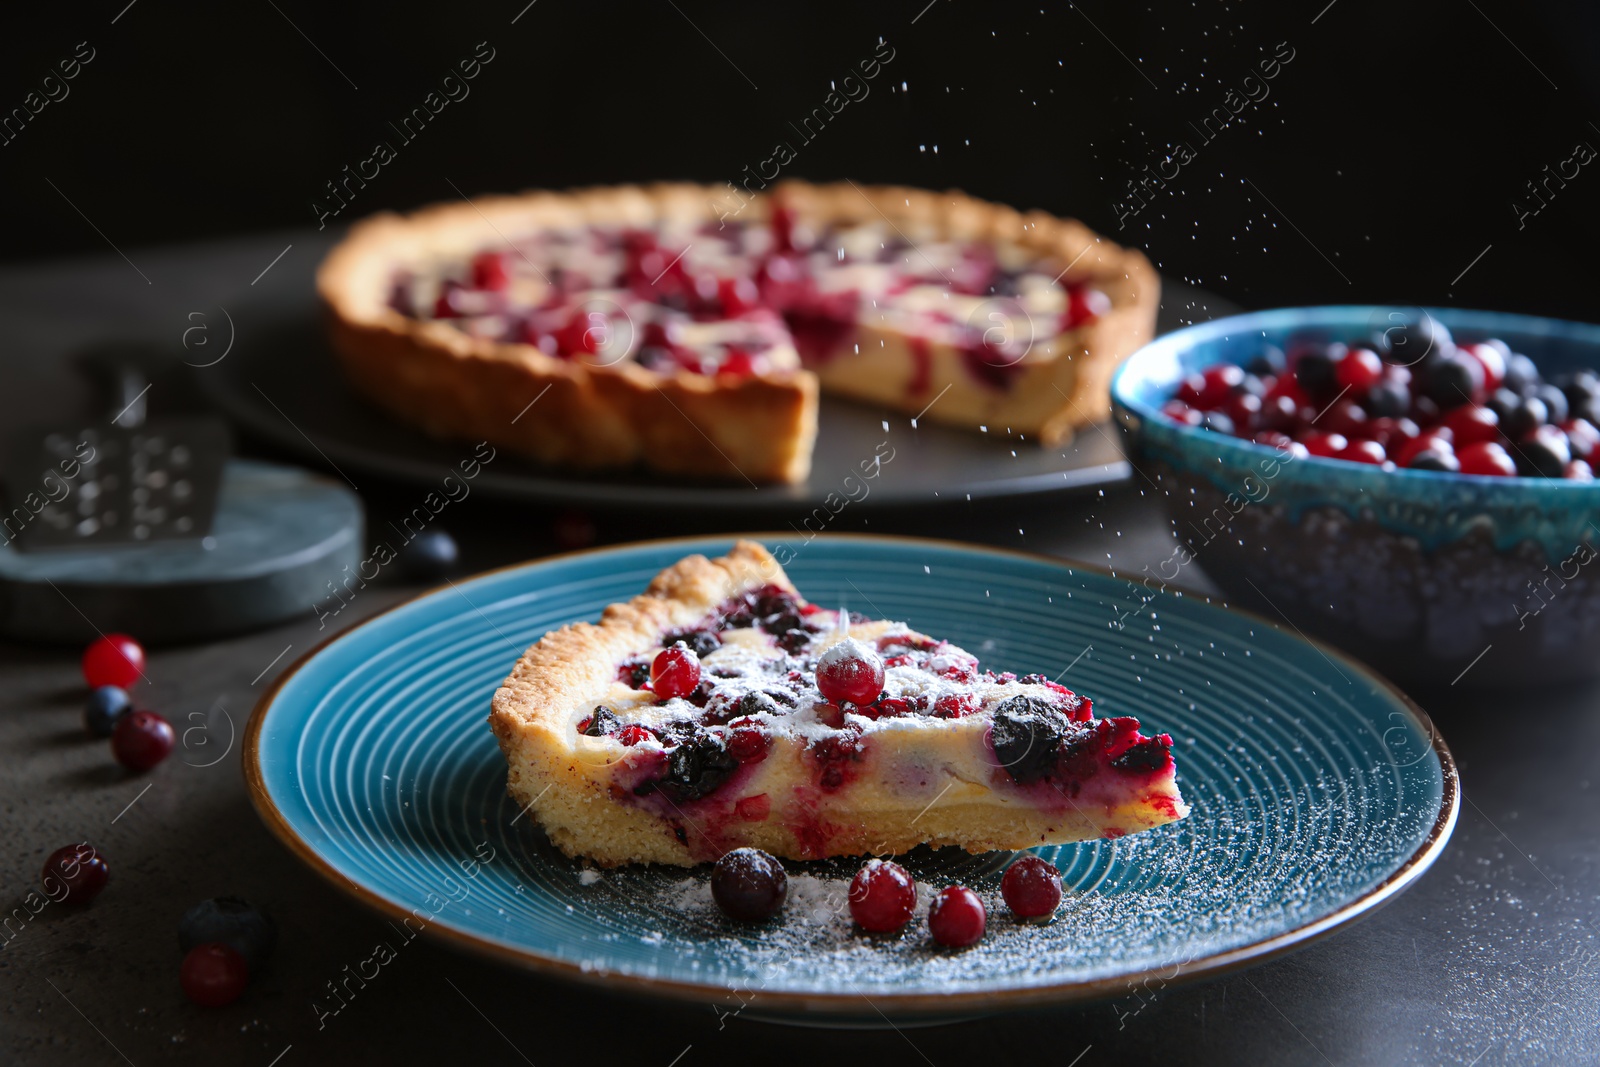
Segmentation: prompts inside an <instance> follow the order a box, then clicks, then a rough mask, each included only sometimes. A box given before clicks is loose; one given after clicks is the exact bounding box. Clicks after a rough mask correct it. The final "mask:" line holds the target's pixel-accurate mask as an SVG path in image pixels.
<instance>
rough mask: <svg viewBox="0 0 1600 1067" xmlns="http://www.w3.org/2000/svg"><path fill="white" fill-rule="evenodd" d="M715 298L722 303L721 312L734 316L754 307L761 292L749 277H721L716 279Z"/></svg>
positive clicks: (758, 300) (758, 301)
mask: <svg viewBox="0 0 1600 1067" xmlns="http://www.w3.org/2000/svg"><path fill="white" fill-rule="evenodd" d="M717 299H718V300H719V301H720V302H721V303H722V313H723V314H724V315H726V316H727V317H729V318H734V317H736V316H739V315H743V314H744V313H745V312H746V311H749V310H751V309H752V308H754V307H756V306H757V305H758V304H759V303H760V301H761V294H760V293H759V292H757V290H756V283H755V282H753V281H751V280H750V279H749V278H721V279H718V281H717Z"/></svg>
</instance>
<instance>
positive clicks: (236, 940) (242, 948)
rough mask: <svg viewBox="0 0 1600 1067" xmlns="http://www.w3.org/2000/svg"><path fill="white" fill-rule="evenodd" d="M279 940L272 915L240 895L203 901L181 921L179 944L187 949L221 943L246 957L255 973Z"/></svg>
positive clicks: (183, 948)
mask: <svg viewBox="0 0 1600 1067" xmlns="http://www.w3.org/2000/svg"><path fill="white" fill-rule="evenodd" d="M277 940H278V927H277V924H276V923H274V922H273V921H272V916H270V915H268V914H267V913H266V912H265V911H263V910H262V909H261V908H258V907H256V906H255V905H254V904H251V903H250V902H249V901H247V900H241V899H240V898H238V897H212V898H211V899H210V900H202V901H200V903H198V904H196V905H194V906H193V907H191V908H190V909H189V910H188V911H186V912H184V913H183V918H181V919H179V920H178V947H179V948H181V949H182V950H183V951H184V952H191V951H193V950H194V949H195V948H196V947H197V946H199V945H204V944H207V943H210V942H220V943H222V944H224V945H227V946H228V947H229V948H231V949H233V950H234V951H235V952H237V953H239V955H241V956H243V957H244V961H245V963H246V964H247V965H248V966H249V968H250V972H251V973H252V974H254V973H255V972H256V971H258V970H260V969H261V966H262V965H263V964H264V963H266V961H267V957H268V956H270V955H271V954H272V947H273V945H275V944H276V943H277Z"/></svg>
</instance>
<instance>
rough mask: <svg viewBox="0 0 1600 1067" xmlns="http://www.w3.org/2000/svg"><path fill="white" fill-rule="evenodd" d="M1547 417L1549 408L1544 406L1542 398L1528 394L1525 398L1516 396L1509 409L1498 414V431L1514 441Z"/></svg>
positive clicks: (1542, 422) (1542, 423) (1536, 426)
mask: <svg viewBox="0 0 1600 1067" xmlns="http://www.w3.org/2000/svg"><path fill="white" fill-rule="evenodd" d="M1500 392H1502V393H1503V392H1505V390H1504V389H1502V390H1500ZM1549 418H1550V409H1549V408H1547V407H1545V403H1544V401H1543V400H1540V399H1539V398H1538V397H1536V396H1530V397H1528V398H1527V399H1526V400H1523V399H1522V398H1521V397H1518V398H1517V402H1516V403H1515V404H1514V405H1512V407H1511V409H1510V410H1508V411H1506V412H1505V413H1503V414H1501V415H1500V432H1501V433H1503V434H1505V435H1506V436H1507V437H1508V438H1510V439H1511V440H1513V441H1516V440H1519V439H1521V438H1523V437H1526V436H1528V434H1530V433H1532V432H1533V431H1534V430H1535V429H1537V428H1538V427H1540V426H1542V425H1544V424H1545V423H1546V422H1547V421H1549Z"/></svg>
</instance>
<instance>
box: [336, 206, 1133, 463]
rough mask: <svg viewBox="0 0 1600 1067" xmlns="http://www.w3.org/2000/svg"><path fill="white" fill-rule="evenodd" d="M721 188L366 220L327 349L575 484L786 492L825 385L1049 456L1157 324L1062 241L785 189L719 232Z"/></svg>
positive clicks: (398, 397) (978, 219)
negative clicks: (1033, 442) (686, 482)
mask: <svg viewBox="0 0 1600 1067" xmlns="http://www.w3.org/2000/svg"><path fill="white" fill-rule="evenodd" d="M724 193H725V190H717V189H709V188H699V187H694V186H655V187H651V188H648V189H641V188H616V189H596V190H589V191H586V192H580V193H573V194H568V195H558V194H528V195H525V196H522V197H506V198H499V199H485V200H481V201H478V202H476V203H473V204H457V205H447V206H439V207H434V208H430V209H427V210H424V211H422V212H419V213H417V214H416V215H413V216H410V217H408V218H405V219H400V218H396V217H393V216H379V217H377V218H375V219H371V220H369V221H367V222H365V223H362V224H360V225H358V226H357V227H356V229H355V230H354V231H353V232H352V234H351V236H350V237H349V238H347V239H346V240H345V241H344V242H343V243H342V244H341V245H340V246H339V247H338V248H336V249H335V250H334V252H333V253H332V254H330V256H329V259H328V261H327V262H326V263H325V264H324V267H323V270H322V273H321V275H320V278H319V287H320V289H321V292H322V295H323V298H324V300H325V301H326V302H327V303H328V304H329V306H330V308H331V309H332V311H333V340H334V347H335V348H336V350H337V351H338V352H339V354H340V356H341V358H342V359H343V360H344V363H345V366H346V369H347V370H348V372H349V374H350V376H351V378H352V379H353V381H354V382H355V384H356V385H357V386H358V387H359V388H361V389H362V390H363V391H365V392H366V393H367V394H368V395H369V396H371V397H372V398H373V399H375V400H377V401H378V402H379V403H381V404H383V405H385V406H386V407H388V408H390V409H391V410H393V411H394V412H396V413H397V414H399V415H400V416H402V417H403V418H407V419H409V420H411V421H413V422H418V423H420V424H421V425H422V426H423V427H424V428H426V429H428V430H429V431H431V432H433V433H435V434H440V435H452V436H470V437H472V438H473V439H475V440H478V439H485V438H487V439H488V440H489V441H491V442H493V443H495V444H496V445H501V446H504V447H506V448H510V449H515V450H518V451H521V452H523V453H525V454H528V455H530V456H533V457H534V458H537V459H541V460H544V461H547V462H551V463H556V464H564V465H568V466H574V467H588V468H595V467H616V466H626V465H629V464H633V463H642V464H644V465H647V466H650V467H653V468H655V469H657V470H663V471H669V472H673V473H684V474H695V475H702V476H710V477H720V478H738V479H740V480H742V479H743V478H746V477H748V478H751V479H756V480H765V481H797V480H800V479H801V478H803V477H804V476H805V474H806V470H807V464H808V462H809V459H810V449H811V444H812V440H813V438H814V436H815V433H816V425H815V420H816V393H817V388H818V385H819V384H820V385H821V387H822V388H824V389H826V390H829V391H831V392H835V393H838V394H840V395H843V396H850V397H856V398H859V399H864V400H868V401H872V402H875V403H878V404H880V405H884V406H887V407H891V408H894V409H896V410H900V411H904V412H907V413H910V414H919V415H920V416H921V417H925V418H927V419H930V420H936V421H941V422H946V423H949V424H952V425H956V426H961V427H964V428H967V429H970V430H973V431H978V430H979V429H980V427H981V428H983V429H985V430H987V431H989V432H996V433H1008V434H1013V435H1021V436H1024V437H1027V438H1031V439H1037V440H1041V441H1043V442H1045V443H1046V444H1053V443H1056V442H1059V441H1061V440H1063V439H1065V438H1066V437H1068V436H1070V434H1071V432H1072V430H1073V429H1074V427H1076V426H1078V425H1082V424H1083V423H1085V422H1086V421H1088V420H1090V419H1093V418H1098V417H1101V416H1103V414H1104V413H1105V411H1106V409H1107V407H1108V399H1107V395H1106V386H1107V382H1108V381H1109V376H1110V372H1111V370H1112V368H1113V367H1114V366H1115V364H1116V362H1117V361H1118V360H1119V359H1121V358H1122V357H1123V356H1126V355H1127V354H1128V353H1129V352H1131V351H1133V349H1135V348H1137V347H1138V346H1139V345H1140V344H1142V343H1144V342H1145V341H1147V340H1148V339H1149V337H1150V335H1151V332H1152V329H1153V326H1154V315H1155V308H1156V301H1157V283H1156V278H1155V274H1154V271H1153V270H1152V269H1151V267H1150V265H1149V263H1148V262H1147V261H1146V260H1145V259H1144V257H1143V256H1142V255H1140V254H1139V253H1137V252H1133V251H1128V250H1124V249H1121V248H1118V247H1117V246H1116V245H1113V244H1112V243H1111V242H1109V241H1106V240H1104V239H1103V238H1100V237H1097V236H1096V235H1095V234H1093V233H1091V232H1090V231H1089V230H1087V229H1086V228H1084V227H1083V226H1082V225H1080V224H1078V223H1075V222H1069V221H1065V220H1061V219H1056V218H1053V217H1051V216H1048V215H1044V214H1042V213H1039V212H1034V213H1031V214H1028V215H1023V214H1021V213H1019V212H1016V211H1013V210H1011V209H1009V208H1005V207H1002V206H999V205H995V204H988V203H984V202H982V201H978V200H974V199H972V198H970V197H966V196H963V195H961V194H959V193H946V194H937V193H931V192H924V191H920V190H913V189H895V188H862V187H861V186H858V185H855V184H854V183H845V184H842V185H835V186H811V185H806V184H804V183H798V182H793V183H787V184H784V185H781V186H779V187H777V188H776V189H775V190H774V191H773V192H772V193H770V194H763V195H759V196H755V197H753V198H752V199H750V200H749V201H748V202H746V203H745V204H744V205H743V206H742V207H741V209H740V210H739V211H738V212H737V213H736V214H735V215H733V216H732V217H729V215H728V212H726V211H718V210H717V209H716V208H715V207H714V204H715V203H716V202H717V200H718V199H719V198H722V197H724ZM545 389H551V390H553V391H554V392H553V395H552V396H550V397H549V398H548V399H547V400H546V402H545V403H543V404H541V405H540V406H539V407H538V408H537V409H530V408H529V406H528V405H530V403H531V402H532V401H533V399H534V398H535V397H536V396H542V395H543V390H545ZM936 397H937V398H938V399H939V403H938V404H937V405H934V404H932V401H933V400H934V399H935V398H936ZM685 431H687V432H685Z"/></svg>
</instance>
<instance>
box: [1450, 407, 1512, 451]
mask: <svg viewBox="0 0 1600 1067" xmlns="http://www.w3.org/2000/svg"><path fill="white" fill-rule="evenodd" d="M1444 424H1445V425H1446V426H1448V427H1450V433H1451V435H1452V436H1451V440H1452V441H1454V442H1455V445H1456V448H1457V450H1459V449H1461V448H1463V447H1464V446H1466V445H1475V444H1478V443H1479V442H1481V441H1493V440H1494V439H1495V438H1497V437H1499V436H1500V416H1499V415H1496V414H1495V413H1494V409H1493V408H1486V407H1482V406H1480V405H1478V404H1462V405H1461V406H1460V407H1458V408H1451V409H1450V411H1449V413H1448V414H1446V415H1445V417H1444Z"/></svg>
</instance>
